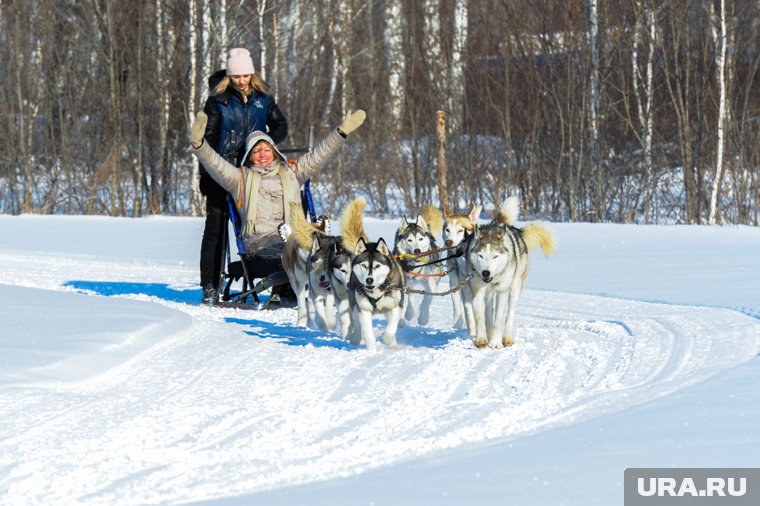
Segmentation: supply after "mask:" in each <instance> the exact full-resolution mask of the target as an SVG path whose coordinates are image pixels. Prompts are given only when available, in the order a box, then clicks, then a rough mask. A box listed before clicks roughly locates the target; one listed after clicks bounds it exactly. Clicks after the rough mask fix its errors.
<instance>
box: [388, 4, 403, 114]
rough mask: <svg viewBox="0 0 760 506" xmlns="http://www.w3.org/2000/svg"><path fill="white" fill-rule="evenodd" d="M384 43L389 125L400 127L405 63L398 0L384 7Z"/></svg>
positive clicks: (400, 11) (400, 12)
mask: <svg viewBox="0 0 760 506" xmlns="http://www.w3.org/2000/svg"><path fill="white" fill-rule="evenodd" d="M385 18H386V23H387V25H386V28H385V43H386V48H387V49H386V50H387V53H388V61H389V62H390V72H389V74H388V89H389V90H390V97H391V100H390V104H389V105H388V109H389V111H390V121H391V124H392V125H394V126H396V127H398V126H400V123H401V120H402V117H403V114H402V108H403V105H404V94H405V89H404V73H405V72H406V62H405V59H404V55H405V51H404V41H403V38H402V36H403V27H402V20H403V17H402V8H401V1H400V0H388V1H387V2H386V7H385Z"/></svg>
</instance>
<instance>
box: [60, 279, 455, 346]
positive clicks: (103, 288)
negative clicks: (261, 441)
mask: <svg viewBox="0 0 760 506" xmlns="http://www.w3.org/2000/svg"><path fill="white" fill-rule="evenodd" d="M64 286H66V287H70V288H74V289H76V290H82V291H86V292H88V293H95V294H97V295H105V296H114V295H147V296H151V297H157V298H159V299H162V300H166V301H170V302H179V303H183V304H191V305H198V304H199V303H200V299H201V290H200V288H198V287H193V288H188V289H186V290H183V289H177V288H171V287H170V286H169V285H167V284H165V283H133V282H125V281H83V280H72V281H68V282H66V283H64ZM294 311H295V309H294ZM225 321H227V322H229V323H236V324H238V325H247V326H250V327H251V328H252V329H254V330H249V331H246V334H248V335H251V336H255V337H260V338H262V339H276V340H278V341H279V342H281V343H282V344H287V345H289V346H308V345H312V346H314V347H318V348H322V347H329V348H334V349H338V350H352V349H355V347H354V346H352V345H351V343H349V342H348V341H344V340H343V339H341V337H340V336H339V335H338V334H336V333H335V332H331V331H323V330H314V329H310V328H305V327H298V326H295V325H291V324H287V323H282V322H279V323H273V322H268V321H264V320H258V319H253V318H251V319H243V318H225ZM373 327H374V332H375V337H376V339H377V341H378V343H380V342H381V341H382V332H383V330H384V329H385V318H383V317H378V318H375V319H374V325H373ZM396 338H397V341H398V343H399V345H400V346H402V347H410V348H442V347H444V346H446V345H447V344H449V343H450V342H452V341H457V340H461V339H468V338H467V332H466V331H465V330H442V329H433V328H427V327H402V328H399V330H398V332H397V335H396ZM359 348H364V345H363V344H362V345H361V346H360V347H359Z"/></svg>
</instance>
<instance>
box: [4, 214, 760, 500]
mask: <svg viewBox="0 0 760 506" xmlns="http://www.w3.org/2000/svg"><path fill="white" fill-rule="evenodd" d="M0 221H2V222H3V223H4V226H5V227H6V228H5V232H6V233H5V234H3V235H2V239H0V265H2V266H3V267H2V269H0V300H3V301H12V302H13V303H11V304H9V303H7V302H6V303H4V304H2V305H0V321H2V322H3V327H2V328H0V341H2V343H0V344H3V346H2V351H3V354H2V356H0V365H4V364H7V365H8V368H4V369H2V371H0V373H2V374H0V502H2V503H3V504H24V505H26V504H30V503H33V504H72V503H77V504H109V505H111V504H154V503H162V504H173V503H185V502H190V501H200V500H203V499H209V500H219V499H221V498H229V497H235V496H238V495H240V496H243V497H245V496H250V495H251V494H255V493H256V492H261V491H264V490H276V489H281V488H284V487H293V486H295V485H298V484H304V483H313V482H314V481H316V480H328V479H330V478H339V477H353V476H356V475H357V473H361V472H362V471H365V470H369V469H378V470H380V468H381V467H383V466H386V469H388V466H391V465H395V464H399V463H401V462H411V463H414V462H416V461H420V460H424V457H425V456H434V455H438V454H441V455H447V456H448V457H447V458H451V454H452V451H453V452H463V454H467V455H471V454H472V450H476V453H477V448H483V447H484V445H485V443H489V444H490V445H495V446H493V447H495V448H499V449H500V451H504V452H507V451H509V450H508V445H511V442H513V441H514V442H517V440H518V438H519V440H520V441H525V440H527V439H529V438H526V437H525V436H526V435H528V434H534V435H536V436H540V435H541V434H551V433H556V431H554V432H549V431H548V429H550V428H552V427H559V426H565V428H566V429H567V428H572V427H573V426H575V425H570V424H572V423H573V422H577V421H582V420H587V421H589V420H602V417H601V415H604V414H606V413H612V412H622V411H624V410H626V408H628V407H631V406H636V405H642V404H643V403H646V402H647V401H650V400H653V399H656V398H662V397H663V396H666V395H667V394H669V393H673V392H676V391H681V390H682V389H683V388H684V387H686V386H688V385H692V384H695V383H697V382H701V381H703V380H705V379H707V378H708V377H710V376H711V375H713V374H716V373H719V372H721V371H725V370H727V369H731V368H733V367H734V366H735V365H737V364H740V363H743V362H746V361H748V360H751V359H752V358H753V357H755V356H756V355H757V352H758V350H760V343H759V342H758V340H759V339H760V321H758V319H757V318H756V316H755V317H753V315H757V311H756V308H755V309H752V310H751V311H746V312H742V311H737V310H732V309H721V308H714V307H704V306H693V305H676V304H659V303H647V302H642V301H637V300H628V299H622V298H616V297H611V296H610V297H603V296H595V295H580V294H577V293H563V292H560V291H539V290H531V289H528V290H526V291H525V292H524V295H523V297H522V298H521V301H520V305H519V307H518V310H517V322H516V335H515V339H516V344H515V346H514V347H512V348H510V349H506V350H477V349H475V348H474V347H473V346H472V344H471V342H470V341H469V339H468V338H467V337H466V333H465V332H464V331H462V330H459V331H454V330H451V329H450V328H449V323H450V318H451V309H450V302H449V299H448V297H443V298H437V299H435V302H434V305H433V308H432V317H431V321H432V322H434V324H433V325H431V327H430V328H404V329H401V330H400V332H399V342H400V344H401V349H399V350H396V351H392V350H389V349H387V348H385V347H383V346H381V347H380V349H379V350H378V351H377V352H374V353H370V352H367V351H366V350H365V349H364V348H363V347H360V348H358V349H354V348H352V347H351V346H349V345H347V344H346V343H344V342H342V341H341V340H340V339H339V338H338V337H337V336H336V335H334V334H331V333H325V332H319V331H315V330H310V329H304V328H298V327H295V326H294V322H295V311H294V310H287V309H283V310H278V311H269V312H245V311H234V310H226V309H225V310H214V309H209V308H205V307H201V306H199V305H196V304H194V302H195V301H197V300H198V299H199V295H200V293H199V290H198V289H197V279H196V276H197V266H196V264H197V260H195V257H194V255H195V254H196V251H197V244H196V243H197V241H198V239H199V237H200V233H201V230H202V221H201V220H183V219H169V218H163V217H157V218H148V219H140V220H128V219H112V218H111V219H105V218H104V219H98V218H91V217H87V218H85V217H19V218H14V217H0ZM387 228H392V224H391V223H390V222H389V223H388V227H387ZM586 228H587V227H586V226H584V225H577V226H575V225H568V226H567V232H568V233H567V234H566V236H565V237H564V238H562V244H563V245H568V243H570V242H571V241H575V246H574V248H573V247H567V249H563V250H561V252H562V253H561V254H562V255H564V256H563V258H562V261H561V262H558V263H557V264H556V265H553V266H552V267H553V269H552V272H551V276H552V277H551V283H547V282H546V281H544V286H545V287H558V286H561V287H563V288H564V290H565V292H572V291H576V290H588V288H587V287H588V286H591V285H589V284H588V281H587V280H588V279H590V276H597V277H598V278H599V279H604V282H603V283H602V284H601V285H600V284H599V283H600V282H599V281H597V285H596V286H595V287H594V288H592V290H593V292H594V293H602V292H604V293H607V292H613V291H614V290H615V289H616V288H615V287H616V286H617V287H620V286H623V285H625V284H626V283H628V284H631V282H630V277H631V276H642V275H643V279H645V280H649V282H647V283H632V285H634V293H636V295H637V296H640V297H641V298H647V299H653V298H657V299H662V298H665V300H674V299H672V298H671V297H679V296H680V297H684V295H683V293H684V288H680V290H676V291H674V292H670V291H667V287H663V286H658V284H657V283H652V282H651V280H652V279H656V280H663V281H662V283H664V284H670V283H672V282H673V279H678V280H679V283H686V281H684V280H685V279H687V278H686V277H685V276H686V274H687V273H688V276H691V277H689V278H688V280H689V283H688V284H687V286H693V287H695V290H697V289H698V290H705V289H706V288H705V287H710V286H713V287H717V286H724V285H725V283H726V279H727V278H726V277H725V276H716V279H712V278H710V277H709V274H710V271H709V270H707V269H699V270H698V271H697V270H695V266H696V265H702V263H699V262H697V261H696V260H694V259H691V260H689V262H687V263H686V264H684V263H683V260H684V255H685V254H691V253H693V254H697V253H698V257H697V259H698V260H701V259H704V258H721V261H722V262H725V263H727V264H728V265H731V266H732V269H733V270H731V271H730V273H731V275H732V276H734V277H741V278H742V279H743V280H744V279H745V278H747V276H748V275H749V279H753V278H752V276H756V274H754V273H755V272H756V271H754V270H752V269H751V266H752V265H754V263H749V262H747V261H745V260H744V257H743V256H742V253H743V252H744V251H748V250H749V249H752V248H750V247H748V246H747V245H748V244H749V245H751V244H755V242H752V241H756V239H755V238H756V235H755V232H754V230H744V229H742V230H733V229H696V228H691V227H673V228H667V227H662V228H657V227H655V228H653V229H647V228H645V227H622V226H621V227H613V226H600V228H594V229H593V230H594V231H596V232H594V233H590V231H588V230H586ZM588 228H590V226H589V227H588ZM169 230H171V233H167V231H169ZM597 230H598V231H597ZM706 232H707V233H706ZM384 233H385V232H384ZM718 234H719V237H720V240H719V241H718V240H714V239H713V238H712V236H713V235H716V236H717V235H718ZM377 235H378V234H377V233H375V234H372V236H373V237H376V236H377ZM385 235H387V234H385ZM82 237H90V238H92V241H90V242H89V243H88V241H83V240H81V238H82ZM41 238H44V241H41V240H40V239H41ZM125 238H128V239H125ZM602 238H603V240H602ZM622 238H624V239H625V241H624V242H623V241H622V240H621V239H622ZM653 238H657V241H659V243H658V244H659V249H658V250H651V249H647V248H648V246H649V245H650V244H652V242H653ZM636 241H638V242H636ZM675 244H677V245H678V248H675V247H674V245H675ZM731 244H733V245H735V247H733V248H732V247H730V246H731ZM684 245H686V246H684ZM687 246H688V247H687ZM43 249H44V251H43ZM660 250H661V251H660ZM658 251H659V253H658ZM188 252H191V253H188ZM643 252H645V253H646V254H643ZM590 254H591V255H592V258H591V259H588V258H587V257H588V256H589V255H590ZM658 254H659V255H660V260H663V258H661V257H662V256H663V255H664V256H665V258H664V263H663V261H660V262H658V261H657V255H658ZM594 255H595V256H594ZM639 255H640V256H641V258H643V259H644V261H643V263H642V262H638V261H636V260H637V258H638V257H639ZM532 261H533V262H535V263H534V265H535V267H534V272H533V273H531V276H530V277H529V280H528V288H530V287H531V286H536V285H537V284H539V283H537V281H538V280H539V279H540V278H541V275H542V271H543V268H545V267H546V265H545V264H544V265H542V264H541V262H542V261H543V259H542V258H541V257H540V256H539V257H536V258H534V259H532ZM552 261H554V262H556V261H557V260H552ZM754 261H755V260H753V262H754ZM681 265H685V267H683V269H684V271H683V272H682V271H678V269H681V267H679V266H681ZM636 269H639V270H638V271H637V270H636ZM674 272H676V274H674ZM679 272H682V274H678V273H679ZM720 272H723V271H720ZM666 274H667V275H666ZM613 275H615V276H613ZM674 276H675V277H674ZM679 276H680V277H679ZM700 276H702V277H700ZM692 277H694V278H695V279H696V281H692ZM707 278H709V279H707ZM579 280H583V283H581V282H580V281H579ZM534 282H536V283H534ZM600 286H603V288H600ZM756 286H757V283H744V284H741V283H740V284H737V286H736V288H735V289H733V288H732V289H730V291H729V290H728V289H724V290H725V293H723V292H720V293H719V295H721V294H723V298H724V299H725V300H729V299H730V300H734V301H736V302H733V304H745V305H749V304H750V301H754V300H757V299H756V297H755V296H754V295H756V293H757V292H756ZM753 287H754V288H753ZM441 288H442V289H445V285H442V286H441ZM552 289H554V288H552ZM637 289H638V290H639V291H638V292H635V290H637ZM617 290H620V289H619V288H617ZM742 290H743V291H744V292H742ZM626 293H627V292H626ZM729 293H730V295H732V298H730V297H726V294H729ZM737 293H739V294H742V293H743V294H744V295H742V296H738V297H734V295H735V294H737ZM103 295H113V296H109V297H104V296H103ZM719 299H720V297H719ZM682 300H683V299H682ZM723 305H728V303H726V304H723ZM83 307H84V309H83ZM737 307H738V306H737ZM88 308H91V309H88ZM90 311H91V312H90ZM129 315H134V316H129ZM80 320H84V321H80ZM51 322H52V323H51ZM9 323H10V324H11V325H9ZM383 325H384V322H383V320H382V319H378V320H377V321H376V332H378V333H379V332H380V330H381V328H382V326H383ZM10 328H13V329H14V332H18V331H19V329H20V330H21V334H20V335H15V336H10V338H11V342H10V343H8V342H6V341H7V339H8V338H9V336H8V334H7V333H6V334H3V331H4V330H5V331H6V332H7V331H8V329H10ZM41 342H44V343H45V344H49V345H50V348H49V349H48V348H46V347H45V346H44V345H40V343H41ZM24 353H27V354H28V355H23V354H24ZM34 353H41V354H42V356H35V355H33V354H34ZM20 357H25V358H28V359H29V360H28V361H27V362H24V361H23V360H21V359H20ZM11 368H12V369H13V370H12V371H11ZM708 383H709V382H708ZM677 395H678V394H677ZM670 398H672V396H669V397H665V398H664V400H667V399H670ZM694 409H702V407H701V406H698V407H697V408H694ZM630 411H632V412H633V411H636V410H630ZM581 425H582V424H581ZM559 430H562V429H559ZM589 434H591V435H589ZM583 437H593V432H588V433H586V435H585V436H583ZM636 443H637V442H636V441H633V442H632V443H631V444H632V445H635V444H636ZM447 448H449V449H452V450H451V451H448V452H443V453H438V452H441V451H442V450H443V449H447ZM605 450H606V448H605ZM595 451H597V452H598V451H600V450H599V448H596V449H595ZM542 458H543V457H542ZM545 458H546V459H547V468H546V469H547V473H548V470H549V469H550V467H551V465H552V464H550V463H549V462H553V460H552V459H553V455H551V454H549V453H548V452H547V453H546V455H545ZM571 458H575V456H574V455H573V456H569V455H565V459H566V460H567V459H571ZM583 458H584V459H585V460H583V461H582V462H585V464H584V465H588V466H591V468H592V469H593V465H592V464H593V462H592V460H593V459H594V456H593V452H592V454H591V455H586V456H583ZM467 461H468V460H467V459H462V460H455V464H452V465H460V464H458V462H467ZM483 465H484V466H494V465H497V460H496V459H493V458H492V459H491V460H489V461H487V462H484V463H483ZM542 469H543V468H542ZM453 472H456V471H452V473H453ZM463 472H466V473H470V474H468V475H467V476H470V475H473V476H474V475H475V474H477V472H478V469H466V470H463ZM365 476H367V475H365ZM499 476H500V475H499ZM333 483H334V482H333ZM346 483H347V482H341V486H343V485H345V484H346ZM573 483H574V484H575V485H577V480H576V482H573ZM405 486H411V485H410V484H406V485H405ZM427 486H428V487H429V486H430V484H428V485H427ZM514 488H519V485H514V486H513V489H514ZM426 490H428V491H429V489H426ZM554 493H555V494H556V495H555V496H554V497H555V498H556V497H564V495H565V494H566V493H567V490H561V491H556V492H554ZM393 494H394V492H393V491H390V492H388V493H387V494H386V495H385V496H383V497H384V498H386V499H387V498H389V497H394V495H393ZM590 497H591V496H590V495H589V496H588V497H587V498H590ZM381 499H382V498H381ZM323 502H324V501H323ZM391 502H392V501H391ZM486 502H487V503H491V504H499V503H502V502H503V501H502V498H501V497H496V496H491V497H490V500H487V501H486ZM243 503H245V500H243Z"/></svg>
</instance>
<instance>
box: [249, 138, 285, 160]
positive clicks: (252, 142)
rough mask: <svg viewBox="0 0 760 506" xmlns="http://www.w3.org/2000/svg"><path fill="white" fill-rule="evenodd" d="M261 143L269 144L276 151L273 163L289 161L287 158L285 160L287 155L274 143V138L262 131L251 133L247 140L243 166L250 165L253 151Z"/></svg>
mask: <svg viewBox="0 0 760 506" xmlns="http://www.w3.org/2000/svg"><path fill="white" fill-rule="evenodd" d="M261 141H266V142H268V143H269V144H270V145H271V146H272V149H274V153H275V155H276V158H275V160H274V162H273V163H277V162H285V161H287V158H285V155H283V154H282V153H281V152H280V150H279V149H277V145H276V144H275V143H274V141H273V140H272V138H271V137H269V136H268V135H267V134H266V133H264V132H262V131H261V130H256V131H255V132H251V133H250V134H249V135H248V137H247V138H246V139H245V155H244V156H243V164H245V165H248V164H249V157H250V154H251V150H252V149H253V147H254V146H255V145H256V144H258V143H259V142H261ZM277 157H279V160H277Z"/></svg>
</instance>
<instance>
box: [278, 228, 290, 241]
mask: <svg viewBox="0 0 760 506" xmlns="http://www.w3.org/2000/svg"><path fill="white" fill-rule="evenodd" d="M277 233H278V234H280V239H282V242H288V237H290V234H292V233H293V227H291V226H290V225H289V224H287V223H280V225H279V226H278V227H277Z"/></svg>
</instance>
